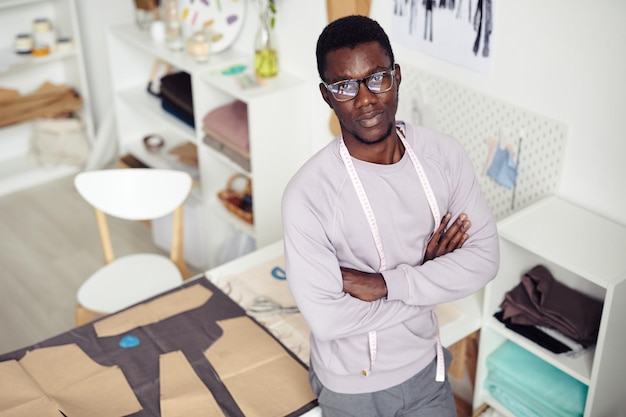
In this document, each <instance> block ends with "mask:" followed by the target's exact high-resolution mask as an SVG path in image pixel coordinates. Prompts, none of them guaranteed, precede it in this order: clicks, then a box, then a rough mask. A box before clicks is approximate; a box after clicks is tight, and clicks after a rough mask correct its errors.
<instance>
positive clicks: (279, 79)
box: [202, 57, 305, 103]
mask: <svg viewBox="0 0 626 417" xmlns="http://www.w3.org/2000/svg"><path fill="white" fill-rule="evenodd" d="M248 61H249V60H246V59H245V58H243V57H242V58H240V60H239V61H237V60H235V61H234V63H235V65H236V64H242V65H248V68H247V69H246V70H245V71H244V72H242V73H241V74H246V75H250V74H251V73H252V67H251V65H250V63H249V62H248ZM228 65H233V64H232V63H230V64H221V67H218V68H217V70H215V69H213V70H212V71H210V72H208V73H206V74H204V75H203V76H202V78H203V80H204V81H205V82H206V83H207V84H209V85H211V86H213V87H215V88H216V89H218V90H221V91H224V92H227V93H228V94H231V95H233V97H235V98H236V99H238V100H241V101H243V102H246V103H247V102H250V101H252V100H254V99H256V98H258V97H262V96H265V95H270V94H273V93H276V92H281V91H285V90H288V89H290V88H294V87H298V86H302V85H305V82H304V81H303V80H302V79H300V78H296V77H294V76H292V75H290V74H289V73H287V72H281V73H280V74H279V75H278V76H276V77H274V78H267V79H263V80H262V81H261V85H259V86H257V87H250V88H242V87H241V86H240V85H239V82H238V81H237V77H238V76H239V75H241V74H233V75H224V74H222V72H223V70H226V69H227V68H228ZM250 76H251V75H250ZM298 98H299V97H297V96H296V97H294V99H298Z"/></svg>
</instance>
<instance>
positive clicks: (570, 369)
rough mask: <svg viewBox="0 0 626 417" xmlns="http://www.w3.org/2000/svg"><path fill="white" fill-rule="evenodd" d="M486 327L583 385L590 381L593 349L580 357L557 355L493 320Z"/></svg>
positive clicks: (582, 353)
mask: <svg viewBox="0 0 626 417" xmlns="http://www.w3.org/2000/svg"><path fill="white" fill-rule="evenodd" d="M486 327H488V328H489V329H491V330H494V331H496V332H497V333H499V334H500V335H502V336H503V337H504V338H506V339H509V340H511V341H513V342H515V343H516V344H518V345H520V346H521V347H523V348H524V349H526V350H528V351H529V352H531V353H533V354H534V355H535V356H538V357H540V358H541V359H543V360H544V361H546V362H547V363H549V364H550V365H553V366H555V367H556V368H558V369H560V370H561V371H563V372H565V373H566V374H568V375H569V376H571V377H572V378H575V379H577V380H579V381H580V382H582V383H583V384H585V385H589V383H590V380H591V369H592V366H593V356H594V354H595V349H593V348H590V349H588V350H586V351H585V352H581V353H580V356H578V357H575V358H574V357H570V356H566V355H565V354H560V355H557V354H554V353H552V352H550V351H548V350H546V349H544V348H542V347H541V346H539V345H537V344H536V343H534V342H533V341H531V340H529V339H527V338H525V337H524V336H521V335H519V334H517V333H515V332H513V331H511V330H509V329H507V328H506V327H505V326H504V324H502V323H500V322H499V321H498V320H497V319H495V318H493V319H491V320H489V321H488V322H487V326H486Z"/></svg>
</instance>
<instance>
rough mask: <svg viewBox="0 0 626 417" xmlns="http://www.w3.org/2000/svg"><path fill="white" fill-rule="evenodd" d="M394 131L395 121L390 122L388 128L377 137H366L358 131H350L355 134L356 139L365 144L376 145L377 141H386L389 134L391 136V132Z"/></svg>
mask: <svg viewBox="0 0 626 417" xmlns="http://www.w3.org/2000/svg"><path fill="white" fill-rule="evenodd" d="M392 131H393V123H389V125H388V126H387V130H385V132H384V133H383V134H382V135H380V136H379V137H378V138H375V139H365V138H364V137H363V136H360V135H359V134H358V133H357V132H350V133H352V135H353V136H354V138H355V139H356V140H358V141H359V142H361V143H362V144H364V145H376V144H377V143H381V142H384V141H385V139H387V138H388V137H389V136H391V132H392Z"/></svg>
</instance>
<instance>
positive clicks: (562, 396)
mask: <svg viewBox="0 0 626 417" xmlns="http://www.w3.org/2000/svg"><path fill="white" fill-rule="evenodd" d="M487 369H488V371H489V372H488V375H487V378H486V380H485V389H486V390H488V391H489V393H490V394H491V396H492V397H493V398H495V399H496V400H497V401H499V402H500V403H501V404H502V405H504V406H505V407H506V408H508V409H509V410H510V411H511V412H512V413H513V414H514V415H516V416H518V417H547V416H550V417H576V416H582V415H583V412H584V409H585V399H586V398H587V386H586V385H585V384H583V383H581V382H580V381H578V380H576V379H574V378H572V377H571V376H569V375H567V374H566V373H564V372H563V371H561V370H559V369H557V368H555V367H554V366H552V365H550V364H548V363H547V362H545V361H543V360H542V359H540V358H538V357H537V356H535V355H533V354H531V353H529V352H528V351H526V350H525V349H523V348H521V347H519V346H518V345H516V344H515V343H513V342H511V341H508V340H507V341H505V342H504V343H503V344H502V345H500V346H499V347H498V348H497V349H496V350H495V351H493V352H492V353H491V354H490V355H489V356H488V358H487Z"/></svg>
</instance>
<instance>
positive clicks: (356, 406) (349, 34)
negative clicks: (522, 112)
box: [283, 16, 499, 417]
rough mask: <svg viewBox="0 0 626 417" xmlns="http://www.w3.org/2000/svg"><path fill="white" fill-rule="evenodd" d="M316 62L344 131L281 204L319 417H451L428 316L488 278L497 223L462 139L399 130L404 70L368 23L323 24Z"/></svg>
mask: <svg viewBox="0 0 626 417" xmlns="http://www.w3.org/2000/svg"><path fill="white" fill-rule="evenodd" d="M317 65H318V71H319V74H320V77H321V79H322V82H321V83H320V92H321V94H322V97H323V99H324V101H326V103H328V105H329V106H330V107H331V108H332V109H333V110H334V112H335V114H336V115H337V118H338V120H339V123H340V126H341V136H340V137H339V138H336V139H335V140H333V141H332V142H331V143H330V144H328V145H327V146H326V147H324V148H323V149H322V150H320V151H319V152H318V153H317V154H316V155H314V156H313V157H312V158H311V159H310V160H309V161H308V162H307V163H306V164H305V165H304V166H303V167H302V168H301V169H300V170H299V171H298V172H297V173H296V175H295V176H294V177H293V178H292V180H291V181H290V183H289V185H288V186H287V188H286V190H285V194H284V196H283V225H284V238H285V259H286V267H287V277H288V278H287V280H288V283H289V286H290V289H291V291H292V293H293V296H294V298H295V300H296V302H297V304H298V307H299V308H300V311H301V312H302V314H303V316H304V318H305V319H306V321H307V323H308V324H309V326H310V328H311V339H310V341H311V368H310V377H311V384H312V387H313V390H314V392H315V393H316V394H317V396H318V401H319V403H320V406H321V408H322V412H323V415H324V416H325V417H329V416H358V417H367V416H385V417H386V416H433V417H446V416H450V417H454V416H456V412H455V407H454V400H453V396H452V392H451V389H450V385H449V383H448V382H447V379H446V380H445V381H444V382H440V381H442V380H443V379H444V374H445V372H446V369H445V368H444V355H445V356H446V357H445V364H446V365H448V364H449V362H450V360H451V357H450V356H451V355H450V354H449V352H448V351H447V350H445V349H441V347H440V344H439V343H438V340H439V338H438V324H437V321H436V318H435V316H434V313H433V309H434V307H435V306H436V305H437V304H440V303H445V302H449V301H452V300H456V299H459V298H462V297H465V296H467V295H469V294H471V293H473V292H475V291H477V290H478V289H480V288H482V287H483V286H484V285H485V284H486V283H487V282H488V281H490V280H491V279H493V277H494V276H495V274H496V271H497V268H498V261H499V248H498V237H497V231H496V226H495V222H494V220H493V217H492V215H491V212H490V210H489V208H488V206H487V203H486V202H485V200H484V198H483V196H482V195H481V192H480V190H479V187H478V183H477V181H476V178H475V173H474V170H473V167H472V165H471V163H470V161H469V159H468V157H467V155H466V154H465V152H464V151H463V149H462V147H461V146H460V145H459V143H458V142H457V141H455V140H454V139H453V138H450V137H448V136H446V135H443V134H440V133H437V132H434V131H431V130H427V129H424V128H420V127H415V126H412V125H410V124H408V123H401V122H396V119H395V115H396V110H397V106H398V91H399V87H400V81H401V78H402V77H401V71H400V66H399V65H398V64H395V62H394V56H393V51H392V48H391V45H390V43H389V39H388V37H387V35H386V34H385V32H384V31H383V29H382V28H381V27H380V26H379V25H378V23H376V22H375V21H373V20H371V19H369V18H367V17H363V16H348V17H345V18H341V19H338V20H336V21H334V22H332V23H330V24H329V25H328V26H327V27H326V28H325V29H324V31H323V32H322V33H321V35H320V37H319V39H318V43H317ZM444 213H448V214H445V215H444ZM450 213H451V214H452V216H451V215H450ZM452 218H455V221H454V222H452V223H451V226H450V227H449V228H448V230H447V231H445V227H446V226H447V225H448V222H449V221H450V219H452ZM469 219H471V230H470V231H469V236H468V233H467V229H468V228H469V227H470V222H469Z"/></svg>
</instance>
